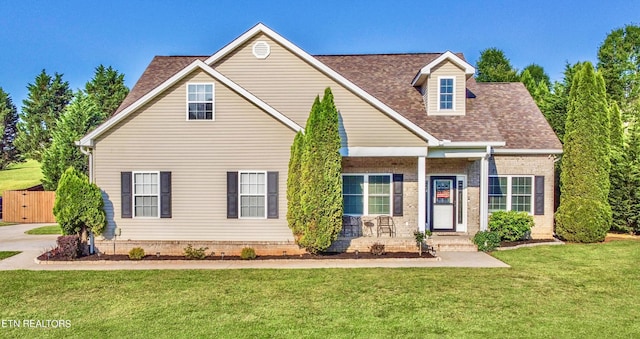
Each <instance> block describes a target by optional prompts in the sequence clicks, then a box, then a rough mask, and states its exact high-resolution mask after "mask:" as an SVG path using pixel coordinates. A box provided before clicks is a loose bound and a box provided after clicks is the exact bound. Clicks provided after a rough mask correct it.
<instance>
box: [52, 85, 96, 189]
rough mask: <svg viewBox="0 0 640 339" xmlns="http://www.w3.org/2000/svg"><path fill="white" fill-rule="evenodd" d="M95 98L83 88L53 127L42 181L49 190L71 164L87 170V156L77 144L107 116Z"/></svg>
mask: <svg viewBox="0 0 640 339" xmlns="http://www.w3.org/2000/svg"><path fill="white" fill-rule="evenodd" d="M105 117H106V116H105V113H104V112H102V111H101V110H100V109H99V108H98V107H97V106H96V104H95V102H94V101H93V100H92V99H91V98H90V97H89V96H87V95H85V94H84V93H83V92H82V91H78V92H76V94H75V99H74V100H73V102H72V103H71V104H70V105H69V106H68V107H67V109H66V110H65V112H64V113H63V114H62V116H60V118H59V119H58V121H57V123H56V127H55V129H54V130H53V133H52V134H53V142H52V143H51V146H49V147H48V148H47V150H46V151H45V152H44V154H43V156H42V173H43V175H44V177H43V179H42V184H43V186H44V188H45V189H46V190H55V189H56V187H58V180H59V179H60V176H61V175H62V173H64V171H65V170H66V169H67V168H68V167H70V166H71V167H73V168H75V169H77V170H78V171H80V172H82V173H85V174H87V172H88V168H87V156H86V155H84V154H83V153H82V152H81V151H80V148H79V147H78V146H76V145H75V142H76V141H77V140H80V138H82V136H84V135H85V134H86V133H87V132H88V131H90V130H92V129H93V128H95V127H96V126H98V125H99V124H100V123H101V122H103V121H104V119H105Z"/></svg>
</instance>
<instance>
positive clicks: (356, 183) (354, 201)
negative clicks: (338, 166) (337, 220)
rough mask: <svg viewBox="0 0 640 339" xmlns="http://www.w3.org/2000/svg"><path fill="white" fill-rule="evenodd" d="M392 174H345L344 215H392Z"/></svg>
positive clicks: (343, 184)
mask: <svg viewBox="0 0 640 339" xmlns="http://www.w3.org/2000/svg"><path fill="white" fill-rule="evenodd" d="M391 194H392V190H391V174H344V175H343V176H342V197H343V200H344V214H346V215H377V214H387V215H388V214H391V212H392V208H391V200H392V199H391Z"/></svg>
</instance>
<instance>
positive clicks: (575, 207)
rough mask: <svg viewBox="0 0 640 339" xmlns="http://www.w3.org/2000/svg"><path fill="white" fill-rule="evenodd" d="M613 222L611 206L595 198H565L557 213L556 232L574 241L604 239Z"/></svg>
mask: <svg viewBox="0 0 640 339" xmlns="http://www.w3.org/2000/svg"><path fill="white" fill-rule="evenodd" d="M610 223H611V207H610V206H609V204H604V203H602V202H601V201H599V200H595V199H584V198H572V199H565V200H564V201H563V202H562V204H561V205H560V208H559V209H558V213H557V214H556V233H557V234H558V236H559V237H560V238H562V239H564V240H567V241H572V242H585V243H591V242H600V241H604V238H605V236H606V235H607V231H608V230H609V225H610Z"/></svg>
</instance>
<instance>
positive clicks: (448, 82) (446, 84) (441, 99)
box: [438, 77, 454, 110]
mask: <svg viewBox="0 0 640 339" xmlns="http://www.w3.org/2000/svg"><path fill="white" fill-rule="evenodd" d="M439 80H440V86H439V89H438V107H439V109H440V110H453V95H454V78H453V77H448V78H439Z"/></svg>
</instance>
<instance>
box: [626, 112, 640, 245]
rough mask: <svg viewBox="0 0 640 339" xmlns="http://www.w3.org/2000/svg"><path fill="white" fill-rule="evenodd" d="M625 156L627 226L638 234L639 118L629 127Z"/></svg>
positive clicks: (639, 211)
mask: <svg viewBox="0 0 640 339" xmlns="http://www.w3.org/2000/svg"><path fill="white" fill-rule="evenodd" d="M625 156H626V157H627V160H628V162H629V174H628V175H627V184H628V186H629V187H628V190H629V192H630V200H631V203H630V206H629V219H628V223H629V224H628V226H629V227H630V228H631V230H632V231H633V232H635V233H636V234H638V233H640V189H639V188H640V117H636V118H635V120H633V121H632V122H631V125H630V126H629V142H628V145H627V149H626V152H625Z"/></svg>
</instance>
